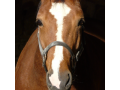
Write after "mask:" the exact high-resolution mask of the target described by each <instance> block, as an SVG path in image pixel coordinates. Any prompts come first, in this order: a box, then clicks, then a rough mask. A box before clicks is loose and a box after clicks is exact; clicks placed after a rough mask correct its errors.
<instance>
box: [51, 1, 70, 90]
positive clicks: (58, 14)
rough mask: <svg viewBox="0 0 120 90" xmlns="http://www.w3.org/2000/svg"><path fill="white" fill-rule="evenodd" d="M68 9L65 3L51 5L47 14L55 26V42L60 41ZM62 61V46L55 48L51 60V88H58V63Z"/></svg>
mask: <svg viewBox="0 0 120 90" xmlns="http://www.w3.org/2000/svg"><path fill="white" fill-rule="evenodd" d="M70 10H71V9H70V8H69V7H68V6H67V5H66V4H65V3H52V6H51V9H50V10H49V12H50V13H51V14H52V15H54V18H55V19H56V25H57V33H56V41H62V42H63V39H62V30H63V18H64V17H65V16H67V14H69V12H70ZM62 60H63V46H56V47H55V52H54V59H53V60H52V70H53V74H52V75H51V76H50V78H49V79H50V81H51V83H52V85H53V86H56V87H57V88H59V85H60V80H59V78H58V74H59V67H60V62H61V61H62Z"/></svg>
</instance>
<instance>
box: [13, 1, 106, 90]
mask: <svg viewBox="0 0 120 90" xmlns="http://www.w3.org/2000/svg"><path fill="white" fill-rule="evenodd" d="M38 4H39V0H15V62H16V63H17V60H18V57H19V55H20V53H21V50H22V49H23V47H24V46H25V44H26V42H27V41H28V39H29V37H30V35H31V34H32V32H33V31H34V30H35V29H36V23H35V21H36V14H37V9H38ZM81 6H82V9H83V12H84V16H85V21H86V24H85V31H87V32H90V33H92V34H94V35H96V36H99V37H100V38H102V39H103V40H105V1H104V0H81ZM85 40H86V45H85V51H84V53H83V55H82V57H81V58H82V59H83V60H81V61H79V62H78V63H79V72H80V73H82V74H80V73H77V74H78V76H81V77H82V78H79V79H78V80H79V81H80V82H81V83H80V85H81V87H83V88H85V87H89V90H105V89H104V88H105V42H103V41H101V40H99V39H98V38H96V37H93V36H91V35H89V34H86V33H85ZM16 63H15V65H16ZM77 67H78V66H77ZM84 82H86V84H82V83H84ZM75 84H76V85H77V83H76V82H75ZM84 85H87V86H84ZM93 88H94V89H93ZM81 90H83V89H82V88H81ZM86 90H88V89H87V88H86Z"/></svg>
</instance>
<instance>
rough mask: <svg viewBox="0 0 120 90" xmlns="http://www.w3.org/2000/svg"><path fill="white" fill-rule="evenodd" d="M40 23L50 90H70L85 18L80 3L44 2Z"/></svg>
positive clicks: (39, 30)
mask: <svg viewBox="0 0 120 90" xmlns="http://www.w3.org/2000/svg"><path fill="white" fill-rule="evenodd" d="M36 21H37V23H38V42H39V48H40V52H41V55H42V57H43V66H44V68H45V71H46V82H47V86H48V89H49V90H68V89H70V87H71V84H72V78H73V72H74V69H75V66H76V60H77V59H78V54H79V53H80V48H81V43H82V42H81V38H82V25H83V23H84V15H83V11H82V9H81V5H80V2H79V0H41V5H40V7H39V10H38V13H37V16H36Z"/></svg>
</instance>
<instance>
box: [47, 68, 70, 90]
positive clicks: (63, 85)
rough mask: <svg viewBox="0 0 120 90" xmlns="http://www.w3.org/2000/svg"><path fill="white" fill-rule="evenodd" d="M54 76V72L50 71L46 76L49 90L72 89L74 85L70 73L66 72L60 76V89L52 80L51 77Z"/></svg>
mask: <svg viewBox="0 0 120 90" xmlns="http://www.w3.org/2000/svg"><path fill="white" fill-rule="evenodd" d="M52 74H53V72H52V70H50V71H48V72H47V75H46V82H47V86H48V88H49V90H69V89H70V87H71V84H72V75H71V73H70V72H69V71H65V72H63V73H61V74H59V75H58V76H59V80H60V84H59V88H58V87H57V86H55V85H54V84H53V83H52V81H51V80H50V77H51V75H52ZM53 78H55V77H53Z"/></svg>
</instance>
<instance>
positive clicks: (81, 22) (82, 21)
mask: <svg viewBox="0 0 120 90" xmlns="http://www.w3.org/2000/svg"><path fill="white" fill-rule="evenodd" d="M84 23H85V21H84V19H83V18H82V19H81V20H80V21H79V22H78V26H80V25H84Z"/></svg>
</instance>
